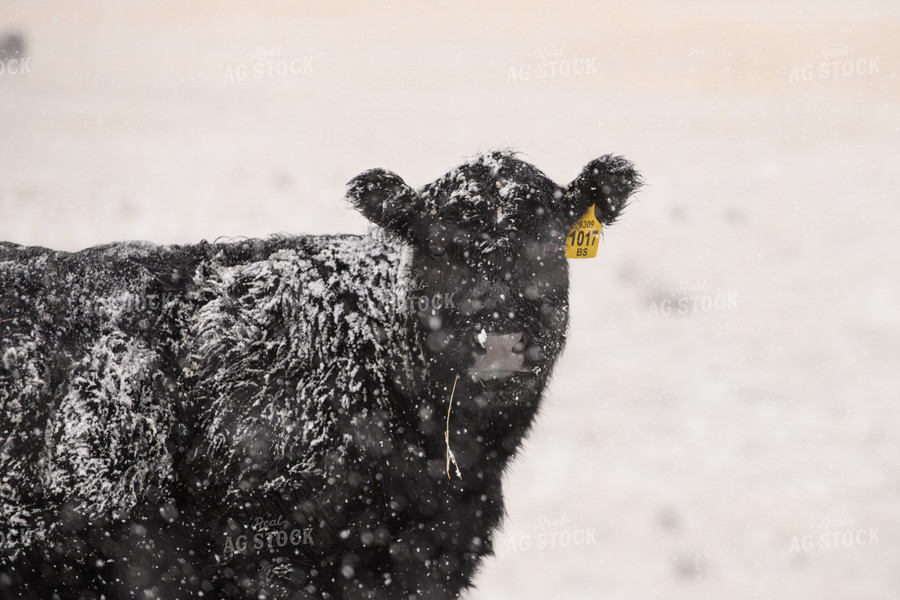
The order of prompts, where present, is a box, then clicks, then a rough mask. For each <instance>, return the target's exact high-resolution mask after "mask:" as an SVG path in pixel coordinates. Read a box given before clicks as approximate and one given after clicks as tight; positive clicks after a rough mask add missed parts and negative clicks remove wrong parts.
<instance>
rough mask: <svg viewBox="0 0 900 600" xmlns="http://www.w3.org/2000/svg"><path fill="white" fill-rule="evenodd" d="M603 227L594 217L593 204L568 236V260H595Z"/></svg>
mask: <svg viewBox="0 0 900 600" xmlns="http://www.w3.org/2000/svg"><path fill="white" fill-rule="evenodd" d="M602 227H603V226H602V225H600V223H599V222H598V221H597V219H596V218H595V217H594V205H593V204H591V205H590V207H589V208H588V209H587V211H585V213H584V214H583V215H581V218H580V219H578V220H577V221H575V224H574V225H572V229H570V230H569V233H567V234H566V258H594V257H595V256H597V246H598V245H599V243H598V242H599V239H600V231H601V229H602Z"/></svg>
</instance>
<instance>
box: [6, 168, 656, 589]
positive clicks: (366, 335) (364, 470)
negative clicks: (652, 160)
mask: <svg viewBox="0 0 900 600" xmlns="http://www.w3.org/2000/svg"><path fill="white" fill-rule="evenodd" d="M639 185H640V176H639V175H638V174H637V172H636V171H635V170H634V169H633V167H632V165H631V164H630V163H629V162H628V161H626V160H625V159H623V158H621V157H616V156H611V155H607V156H603V157H601V158H599V159H596V160H595V161H593V162H591V163H590V164H588V166H587V167H585V169H584V170H583V171H582V173H581V175H579V176H578V177H577V178H576V179H575V180H574V181H573V182H572V183H571V184H569V185H568V186H564V187H561V186H557V185H556V184H555V183H553V182H552V181H550V180H549V179H548V178H547V177H546V176H545V175H544V174H542V173H541V172H540V171H538V170H537V169H535V168H534V167H532V166H531V165H529V164H527V163H525V162H523V161H521V160H520V159H519V158H517V157H516V155H515V154H514V153H511V152H508V151H497V152H491V153H485V154H481V155H477V156H475V157H472V158H471V159H469V160H468V161H467V162H466V163H465V164H463V165H462V166H460V167H458V168H456V169H454V170H452V171H451V172H449V173H448V174H446V175H445V176H443V177H442V178H440V179H438V180H437V181H435V182H433V183H431V184H428V185H426V186H424V187H422V188H421V189H419V190H418V191H417V190H414V189H412V188H411V187H409V186H408V185H407V184H406V183H404V182H403V180H402V179H400V178H399V177H398V176H397V175H395V174H393V173H390V172H387V171H383V170H378V169H375V170H371V171H367V172H365V173H363V174H361V175H359V176H358V177H356V178H355V179H354V180H353V181H351V182H350V184H349V190H348V198H349V200H350V202H351V203H352V204H353V205H354V206H356V207H357V208H358V209H359V210H360V211H361V212H362V213H363V214H364V215H365V216H366V217H367V218H368V219H370V220H371V221H372V222H373V223H374V224H375V227H373V228H372V229H371V230H370V232H369V234H367V235H365V236H350V235H344V236H299V237H273V238H270V239H266V240H245V241H240V242H233V243H216V244H209V243H205V242H203V243H200V244H197V245H190V246H156V245H152V244H148V243H134V242H132V243H116V244H109V245H105V246H98V247H94V248H90V249H87V250H83V251H81V252H76V253H65V252H55V251H51V250H47V249H44V248H35V247H22V246H18V245H14V244H8V243H4V244H0V442H2V449H0V547H2V557H0V595H2V596H4V597H8V596H11V597H22V598H50V597H52V596H53V594H58V595H59V596H60V597H70V596H71V597H84V598H99V597H101V594H102V595H103V597H106V598H179V597H180V598H194V597H207V598H220V597H221V598H286V597H291V598H306V597H309V598H454V597H456V596H457V595H458V594H459V593H460V591H461V590H464V589H465V588H467V587H469V586H470V585H471V581H472V578H473V576H474V573H475V571H476V569H477V567H478V564H479V562H480V560H481V559H482V558H483V557H484V556H485V555H489V554H490V553H491V551H492V550H491V539H492V533H493V531H494V530H495V529H496V528H497V526H498V524H499V523H500V520H501V517H502V514H503V503H502V501H503V498H502V491H501V476H502V472H503V470H504V469H505V468H506V466H507V464H508V462H509V460H510V458H511V457H512V456H513V454H514V453H515V452H516V450H517V448H518V446H519V445H520V443H521V441H522V439H523V436H524V435H525V434H526V433H527V431H528V429H529V427H530V426H531V423H532V421H533V418H534V416H535V414H536V411H537V408H538V404H539V402H540V399H541V394H542V392H543V390H544V388H545V387H546V384H547V380H548V377H549V375H550V372H551V370H552V368H553V365H554V363H555V361H556V359H557V357H558V355H559V353H560V351H561V349H562V346H563V344H564V341H565V332H566V327H567V320H568V317H567V314H568V271H567V265H566V262H565V259H564V258H563V250H562V247H563V243H564V236H565V234H566V232H567V231H568V229H569V228H570V227H571V225H572V224H573V223H574V221H575V220H576V219H577V218H578V217H579V216H580V215H581V214H582V213H583V212H584V211H585V210H586V209H587V208H589V207H590V206H591V205H592V204H594V205H595V212H596V215H597V217H598V218H599V220H600V221H601V222H604V223H611V222H612V221H613V220H615V218H616V217H617V216H618V215H619V213H620V211H621V210H622V208H623V207H624V205H625V202H626V200H627V199H628V197H629V196H630V195H631V193H632V192H633V191H634V190H635V189H636V188H637V187H638V186H639ZM454 388H455V389H454ZM451 393H452V394H453V406H452V410H450V406H449V402H450V396H451ZM448 415H449V416H448ZM448 422H449V428H448V429H449V436H448V437H447V440H449V446H450V448H451V449H452V451H453V454H454V458H455V459H456V462H457V463H458V467H459V470H460V475H461V477H457V475H456V473H455V470H456V467H455V465H453V466H450V468H449V469H448V463H447V461H448V454H447V445H446V443H445V442H446V441H447V440H445V428H447V427H448ZM448 472H449V473H450V474H451V475H452V477H448Z"/></svg>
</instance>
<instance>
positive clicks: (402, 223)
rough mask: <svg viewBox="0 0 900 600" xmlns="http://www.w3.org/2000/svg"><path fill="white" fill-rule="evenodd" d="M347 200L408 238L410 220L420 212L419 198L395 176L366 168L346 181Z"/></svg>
mask: <svg viewBox="0 0 900 600" xmlns="http://www.w3.org/2000/svg"><path fill="white" fill-rule="evenodd" d="M347 199H348V200H349V201H350V203H351V204H352V205H353V206H355V207H356V209H357V210H359V212H361V213H362V214H363V216H364V217H366V218H367V219H369V220H370V221H372V222H373V223H375V224H376V225H380V226H381V227H383V228H385V229H387V230H388V231H391V232H393V233H396V234H398V235H400V236H401V237H403V238H405V239H408V240H411V239H412V238H413V237H414V235H413V227H414V226H413V222H414V220H415V218H416V216H417V215H420V214H421V212H422V199H421V198H420V197H419V195H418V194H417V193H416V191H415V190H414V189H412V188H411V187H409V186H408V185H407V184H406V182H405V181H403V179H401V178H400V176H399V175H397V174H395V173H391V172H390V171H385V170H384V169H369V170H368V171H365V172H364V173H360V174H359V175H357V176H356V177H354V178H353V179H351V180H350V181H349V182H348V183H347Z"/></svg>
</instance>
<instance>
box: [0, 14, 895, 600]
mask: <svg viewBox="0 0 900 600" xmlns="http://www.w3.org/2000/svg"><path fill="white" fill-rule="evenodd" d="M305 4H312V3H305ZM316 4H317V5H318V6H317V7H309V6H306V7H304V8H299V7H298V6H297V5H296V4H295V3H289V2H283V3H276V2H268V3H232V2H211V1H210V2H202V3H189V4H187V5H184V4H182V3H174V2H159V1H157V2H152V3H151V2H145V3H140V4H138V3H131V2H128V3H122V2H112V1H110V2H67V3H51V2H27V3H26V2H18V3H13V2H3V3H2V4H0V37H2V35H3V33H4V32H9V31H12V30H18V31H21V32H23V33H24V35H25V37H26V43H27V50H26V54H27V56H28V62H27V63H24V68H23V65H22V64H20V65H19V68H18V69H16V70H17V72H16V73H12V72H11V69H9V68H6V69H4V71H3V72H2V74H0V239H3V240H8V241H14V242H19V243H24V244H39V245H44V246H50V247H54V248H58V249H78V248H82V247H85V246H89V245H93V244H97V243H101V242H108V241H114V240H124V239H149V240H153V241H156V242H164V243H176V242H177V243H188V242H195V241H198V240H200V239H202V238H206V239H210V240H211V239H214V238H216V237H218V236H264V235H266V234H268V233H274V232H297V233H301V232H308V233H324V232H362V231H363V230H364V228H365V222H364V220H363V219H362V217H360V216H359V215H357V214H356V213H355V212H354V211H353V210H351V209H350V208H349V207H348V206H347V204H346V202H344V201H343V200H342V196H343V190H344V183H345V182H346V181H347V180H349V179H350V178H351V177H353V176H354V175H356V174H357V173H359V172H360V171H362V170H364V169H366V168H369V167H373V166H383V167H387V168H390V169H393V170H395V171H397V172H398V173H399V174H400V175H401V176H403V177H404V178H405V179H406V180H407V181H408V182H409V183H410V184H412V185H415V186H418V185H421V184H422V183H425V182H427V181H430V180H432V179H434V178H436V177H437V176H439V175H441V174H443V173H444V172H446V171H447V170H449V169H450V168H451V167H453V166H455V165H457V164H458V163H459V162H460V161H461V158H462V157H464V156H466V155H468V154H470V153H471V152H473V151H475V150H478V149H485V148H490V147H495V146H513V147H516V148H518V149H520V150H522V152H523V153H524V156H525V158H526V159H527V160H529V161H531V162H533V163H534V164H535V165H537V166H538V167H539V168H542V169H543V170H544V171H545V172H546V173H547V174H548V175H550V176H551V177H553V178H554V179H556V180H557V181H559V182H565V181H568V180H570V179H572V178H573V177H575V175H577V173H578V172H579V170H580V169H581V168H582V167H583V166H584V165H585V164H586V163H587V162H588V161H589V160H590V159H591V158H593V157H595V156H598V155H600V154H603V153H606V152H618V153H622V154H624V155H626V156H628V157H629V158H630V159H632V160H633V161H634V162H635V163H636V164H637V166H638V167H639V168H640V169H641V170H642V171H643V172H644V174H645V177H646V179H647V182H648V185H647V186H646V187H645V188H644V189H643V191H642V192H641V193H640V195H639V199H638V200H637V201H636V202H634V203H633V204H632V205H631V206H630V207H629V208H628V209H627V211H626V214H625V217H624V218H623V219H622V220H621V221H620V222H619V223H617V224H615V225H614V226H613V227H610V228H609V230H608V231H607V233H606V237H605V242H604V244H603V246H602V247H601V249H600V253H599V255H598V257H597V258H596V259H593V260H585V261H572V267H573V283H572V291H571V298H572V314H571V333H570V338H569V344H568V347H567V350H566V353H565V354H564V356H563V358H562V360H561V362H560V364H559V367H558V369H557V373H556V376H555V379H554V382H553V385H552V386H551V390H550V393H549V395H548V398H547V401H546V404H545V406H544V410H543V414H542V416H541V418H540V419H539V421H538V422H537V424H536V427H535V430H534V433H533V435H532V436H531V437H530V439H529V441H528V443H527V444H526V447H525V449H524V451H523V453H522V454H521V455H520V457H519V458H518V459H517V461H516V462H515V464H514V467H513V468H512V469H511V471H510V473H509V475H508V480H507V497H508V509H509V517H508V519H507V522H506V525H505V528H504V530H503V532H502V534H501V535H500V537H499V539H498V542H497V547H498V556H497V557H496V558H494V559H492V560H490V561H488V562H487V563H486V564H485V566H484V568H483V570H482V572H481V573H480V575H479V578H478V589H477V590H476V591H474V592H473V593H471V594H470V596H469V597H470V598H472V599H473V600H474V599H480V598H485V599H488V598H489V599H504V598H510V599H520V598H538V599H548V598H563V599H577V598H634V599H643V598H667V599H671V598H685V599H687V598H690V599H691V600H696V599H702V598H711V599H717V600H718V599H721V598H770V597H771V598H828V599H848V600H850V599H852V600H864V599H881V598H888V597H894V596H897V595H900V434H898V432H897V430H898V427H900V374H898V365H900V310H898V309H897V307H898V305H900V275H898V274H900V241H898V240H900V235H898V234H900V204H898V202H897V200H898V198H897V190H898V189H900V102H898V99H900V81H898V77H897V69H898V63H900V60H898V59H900V42H898V41H897V36H896V33H897V31H898V30H900V6H898V5H897V4H896V3H894V2H889V1H884V2H863V3H856V4H853V5H850V4H847V3H840V2H812V1H810V2H792V3H785V2H776V1H774V0H771V1H768V2H749V1H748V2H743V3H733V2H732V3H722V2H713V1H712V0H704V1H696V2H690V3H686V2H678V3H676V2H651V3H646V4H640V5H632V4H627V5H626V3H619V4H612V3H590V2H567V3H565V5H564V6H561V4H563V3H551V2H539V1H524V2H508V3H506V4H505V5H503V4H500V3H494V4H491V5H490V6H486V5H484V4H482V3H477V2H439V1H435V0H426V1H423V2H419V3H416V4H415V5H409V4H407V3H399V2H393V1H391V0H369V1H365V0H359V1H355V2H350V1H343V2H333V3H328V5H327V6H326V4H325V3H316ZM270 63H271V66H270ZM269 69H271V71H269ZM22 71H27V72H22ZM257 75H259V76H257ZM576 542H580V543H576Z"/></svg>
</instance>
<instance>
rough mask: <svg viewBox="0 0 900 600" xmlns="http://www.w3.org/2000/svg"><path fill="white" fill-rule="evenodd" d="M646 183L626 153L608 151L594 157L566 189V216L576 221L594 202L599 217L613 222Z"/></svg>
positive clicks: (607, 221) (600, 219) (571, 221)
mask: <svg viewBox="0 0 900 600" xmlns="http://www.w3.org/2000/svg"><path fill="white" fill-rule="evenodd" d="M642 184H643V179H642V178H641V174H640V173H638V172H637V170H635V168H634V165H633V164H631V161H629V160H627V159H626V158H624V157H622V156H616V155H613V154H606V155H604V156H601V157H600V158H597V159H595V160H592V161H591V162H589V163H588V165H587V166H586V167H585V168H584V169H583V170H582V171H581V174H580V175H579V176H578V177H576V178H575V180H574V181H573V182H572V183H570V184H569V185H568V186H567V187H566V189H565V204H564V206H563V209H564V211H567V212H564V215H565V220H566V221H567V224H569V225H570V224H572V223H574V222H575V221H577V220H578V219H579V218H580V217H581V215H582V214H584V211H586V210H587V209H588V207H589V206H590V205H592V204H593V205H594V215H595V216H596V218H597V220H598V221H600V222H601V223H602V224H603V225H609V224H610V223H612V222H613V221H615V220H616V219H617V218H618V217H619V215H620V214H621V213H622V210H623V209H624V208H625V205H626V204H627V201H628V198H630V197H631V195H632V194H633V193H634V192H635V191H637V189H638V188H639V187H641V185H642Z"/></svg>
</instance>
